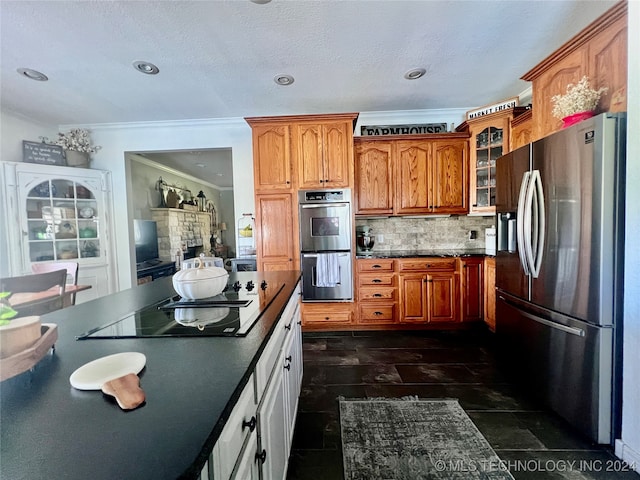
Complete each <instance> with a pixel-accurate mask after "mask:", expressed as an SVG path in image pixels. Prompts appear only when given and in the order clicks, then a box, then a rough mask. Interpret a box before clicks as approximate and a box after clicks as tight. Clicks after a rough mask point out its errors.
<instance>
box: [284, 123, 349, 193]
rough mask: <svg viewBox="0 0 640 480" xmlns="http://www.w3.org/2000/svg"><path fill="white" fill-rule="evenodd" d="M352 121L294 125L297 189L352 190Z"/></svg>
mask: <svg viewBox="0 0 640 480" xmlns="http://www.w3.org/2000/svg"><path fill="white" fill-rule="evenodd" d="M353 120H354V117H353V116H352V115H350V116H349V117H348V118H347V119H345V120H341V121H333V122H328V123H306V122H305V123H299V124H294V125H293V127H292V128H293V144H294V150H293V151H294V155H295V159H296V160H295V162H296V165H297V170H298V188H300V189H307V188H337V187H352V186H353V173H352V172H353V170H352V167H351V166H352V165H353V161H352V159H353Z"/></svg>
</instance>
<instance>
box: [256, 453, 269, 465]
mask: <svg viewBox="0 0 640 480" xmlns="http://www.w3.org/2000/svg"><path fill="white" fill-rule="evenodd" d="M256 460H260V463H264V462H266V461H267V451H266V450H262V451H261V452H260V453H256Z"/></svg>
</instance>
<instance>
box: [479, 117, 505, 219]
mask: <svg viewBox="0 0 640 480" xmlns="http://www.w3.org/2000/svg"><path fill="white" fill-rule="evenodd" d="M503 133H504V130H503V129H502V128H497V127H493V126H490V127H487V128H485V129H483V130H482V131H481V132H480V133H478V134H476V135H475V137H474V141H475V149H476V162H475V179H476V186H475V194H476V199H475V202H473V203H472V205H473V206H474V207H475V208H476V209H477V210H480V209H483V208H486V207H495V204H496V160H497V159H498V157H500V156H502V139H503V136H504V135H503Z"/></svg>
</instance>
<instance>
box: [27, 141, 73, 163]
mask: <svg viewBox="0 0 640 480" xmlns="http://www.w3.org/2000/svg"><path fill="white" fill-rule="evenodd" d="M22 161H23V162H25V163H40V164H42V165H66V164H67V160H66V157H65V155H64V149H63V148H62V147H60V146H58V145H49V144H48V143H39V142H29V141H27V140H23V141H22Z"/></svg>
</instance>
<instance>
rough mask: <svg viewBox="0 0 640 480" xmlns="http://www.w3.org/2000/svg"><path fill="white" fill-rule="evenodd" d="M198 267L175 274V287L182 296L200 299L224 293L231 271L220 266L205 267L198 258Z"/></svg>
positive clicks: (173, 279)
mask: <svg viewBox="0 0 640 480" xmlns="http://www.w3.org/2000/svg"><path fill="white" fill-rule="evenodd" d="M196 263H197V264H198V267H197V268H187V269H183V270H180V271H179V272H177V273H175V274H174V275H173V278H172V281H173V288H174V289H175V291H176V292H177V293H178V295H180V296H181V297H182V298H187V299H190V300H200V299H203V298H208V297H213V296H215V295H218V294H220V293H222V291H223V290H224V288H225V287H226V285H227V280H228V278H229V273H228V272H227V271H226V270H225V269H224V268H220V267H205V266H204V264H203V263H202V261H201V260H200V259H199V258H197V259H196Z"/></svg>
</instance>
